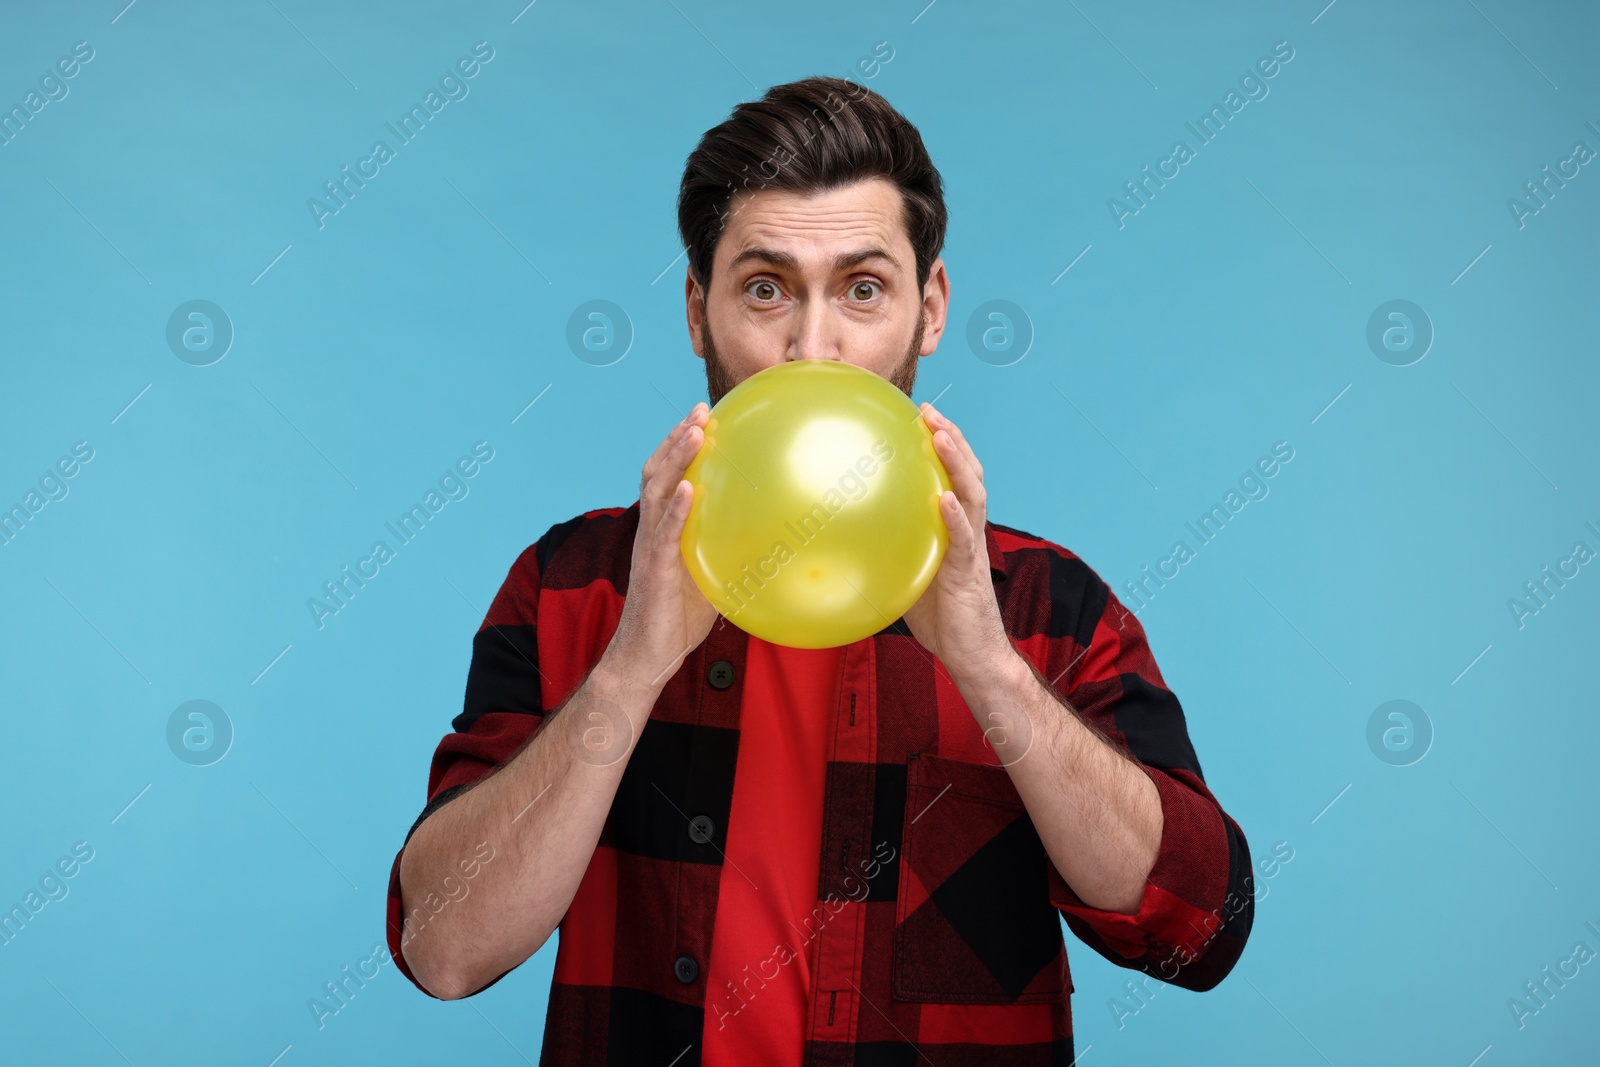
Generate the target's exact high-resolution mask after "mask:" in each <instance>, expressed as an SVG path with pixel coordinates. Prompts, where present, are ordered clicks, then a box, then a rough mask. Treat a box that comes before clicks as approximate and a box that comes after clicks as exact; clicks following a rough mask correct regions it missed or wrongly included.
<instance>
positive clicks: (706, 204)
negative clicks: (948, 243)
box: [678, 78, 948, 288]
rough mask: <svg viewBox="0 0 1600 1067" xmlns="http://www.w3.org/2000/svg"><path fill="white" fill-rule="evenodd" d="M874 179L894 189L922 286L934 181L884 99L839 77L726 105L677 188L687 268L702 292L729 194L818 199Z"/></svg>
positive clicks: (933, 236) (936, 238)
mask: <svg viewBox="0 0 1600 1067" xmlns="http://www.w3.org/2000/svg"><path fill="white" fill-rule="evenodd" d="M876 177H881V178H887V179H888V180H889V181H891V182H893V183H894V185H895V186H896V187H897V188H898V189H899V190H900V197H901V201H902V203H903V204H904V220H905V226H906V235H907V236H908V237H910V239H911V247H912V248H913V249H914V250H915V252H916V256H917V285H918V286H922V285H924V284H926V283H927V280H928V272H929V270H930V268H931V267H932V265H933V261H934V259H935V258H937V257H938V255H939V250H940V249H941V248H943V247H944V231H945V224H946V221H947V218H948V216H947V214H946V212H945V206H944V183H943V181H942V179H941V178H940V177H939V172H938V170H936V169H935V168H934V165H933V160H932V159H930V158H929V157H928V150H927V149H926V148H924V147H923V145H922V135H921V134H919V133H918V132H917V128H916V127H915V126H913V125H911V123H910V122H908V121H907V120H906V117H905V116H904V115H902V114H900V112H898V111H896V110H895V109H894V107H893V106H892V105H891V104H890V103H889V101H887V100H885V99H884V98H883V97H881V96H879V95H878V94H877V93H875V92H873V91H872V90H871V89H868V88H867V87H866V86H863V85H858V84H856V83H855V82H852V81H847V80H846V79H844V78H803V79H801V80H800V81H793V82H789V83H787V84H785V85H774V86H773V87H772V88H770V89H768V90H767V92H766V95H765V96H763V97H762V98H761V99H760V100H755V101H750V102H747V103H743V104H739V105H738V106H737V107H735V108H734V109H733V112H732V113H731V114H730V115H729V116H728V117H727V118H726V119H724V120H723V121H722V122H721V123H719V124H718V125H716V126H713V127H712V128H711V129H709V130H707V131H706V132H705V134H704V136H702V137H701V138H700V143H699V144H698V145H696V146H695V150H694V151H693V152H691V153H689V158H688V161H687V162H686V163H685V164H684V168H683V183H682V184H681V185H680V186H679V188H678V234H679V236H680V237H682V239H683V245H684V248H685V249H687V250H688V253H689V269H690V270H692V271H693V272H694V276H695V278H696V279H697V280H698V281H699V282H700V284H701V285H702V287H705V288H709V284H708V283H709V281H710V278H711V262H712V260H713V259H714V258H715V257H716V252H717V242H718V241H719V240H720V239H721V237H722V231H723V227H724V226H725V224H726V222H727V218H728V206H729V204H730V203H731V202H732V200H733V198H734V196H735V195H736V194H737V193H740V192H744V191H745V190H750V191H755V190H758V189H784V190H788V191H792V192H800V193H816V192H825V191H827V190H829V189H834V188H837V187H839V186H841V185H848V184H850V183H852V182H856V181H860V180H862V179H865V178H876Z"/></svg>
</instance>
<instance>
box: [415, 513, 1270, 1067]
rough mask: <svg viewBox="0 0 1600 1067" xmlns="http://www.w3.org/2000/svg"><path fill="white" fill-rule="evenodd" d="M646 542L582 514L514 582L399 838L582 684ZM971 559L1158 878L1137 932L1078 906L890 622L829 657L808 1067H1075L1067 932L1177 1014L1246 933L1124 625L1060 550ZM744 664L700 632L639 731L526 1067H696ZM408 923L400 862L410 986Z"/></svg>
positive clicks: (1237, 890)
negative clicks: (1118, 755) (1148, 806)
mask: <svg viewBox="0 0 1600 1067" xmlns="http://www.w3.org/2000/svg"><path fill="white" fill-rule="evenodd" d="M638 523H639V504H638V501H635V502H634V503H633V504H632V505H630V506H628V507H627V508H604V509H597V510H594V511H589V512H585V513H584V514H582V515H579V516H578V517H576V518H574V519H571V520H569V521H567V522H564V523H561V524H558V525H556V526H553V527H551V528H550V529H549V530H548V531H547V532H546V533H545V534H544V536H542V537H540V538H539V540H538V541H537V542H536V543H535V544H533V545H532V546H531V547H529V548H528V549H527V550H526V551H524V552H523V553H522V555H521V556H520V557H519V558H518V559H517V561H516V563H515V564H513V565H512V567H511V571H510V574H509V575H508V576H507V578H506V580H505V583H504V584H503V585H502V586H501V588H500V591H499V593H498V594H497V595H496V597H495V599H494V602H493V604H492V605H491V606H490V608H489V611H488V615H487V617H486V618H485V619H484V621H483V624H482V626H481V627H480V628H479V630H478V632H477V635H476V636H475V637H474V639H473V648H472V663H471V667H470V669H469V671H468V675H467V686H466V701H465V708H464V709H463V711H462V713H461V714H460V715H459V716H457V717H456V718H455V719H454V721H453V722H452V724H451V725H452V732H451V733H449V734H447V735H445V737H444V739H443V740H442V741H441V742H440V743H439V746H438V748H437V750H436V751H435V752H434V755H433V762H432V766H431V768H430V771H429V775H428V801H427V804H426V806H425V807H424V808H423V809H422V812H421V814H420V815H419V816H418V817H417V820H416V822H415V823H414V824H413V825H412V827H411V832H412V833H414V832H415V831H416V828H417V826H418V825H420V824H421V823H422V820H423V819H425V818H427V817H428V816H429V815H430V814H431V813H432V812H434V811H435V810H437V809H438V808H439V806H440V805H442V804H444V803H446V802H448V801H449V800H450V799H451V798H452V797H454V796H456V795H458V794H459V793H460V792H461V791H462V790H463V789H465V788H467V787H468V786H469V785H471V784H472V783H474V782H476V781H478V780H479V779H481V778H483V777H484V776H486V775H488V774H490V773H492V772H493V771H495V770H496V769H497V768H498V767H500V766H501V765H503V764H504V763H505V762H506V761H508V760H509V759H510V758H511V757H512V756H513V755H514V754H515V753H516V751H517V750H518V748H519V747H520V746H521V745H522V743H523V742H524V741H525V740H526V739H527V738H528V737H529V736H530V734H532V733H533V732H534V731H536V730H538V729H539V727H540V726H541V725H542V724H543V723H544V722H545V721H546V716H547V714H548V712H549V711H550V709H553V708H558V707H560V705H561V704H562V702H563V701H565V700H566V699H567V698H568V697H569V696H570V695H571V693H572V692H573V691H574V690H575V689H576V688H577V686H578V685H579V684H580V683H581V682H582V681H583V679H584V676H585V674H586V673H587V672H588V671H589V669H590V668H591V667H592V666H593V665H594V664H595V662H596V661H597V660H598V659H599V657H600V655H601V653H602V652H603V651H604V650H605V647H606V644H607V642H608V641H609V640H610V637H611V635H612V633H613V632H614V631H615V629H616V625H617V622H618V619H619V617H620V615H621V612H622V606H623V599H624V597H625V596H626V594H627V588H628V577H629V572H630V563H631V556H632V545H633V537H634V531H635V530H636V529H637V528H638ZM984 537H985V540H986V542H987V544H988V549H989V561H990V566H991V577H992V579H993V581H994V588H995V594H996V596H997V598H998V600H999V604H1000V607H1001V614H1002V617H1003V619H1004V622H1005V627H1006V631H1007V633H1008V634H1009V635H1010V636H1011V639H1012V643H1013V645H1014V646H1015V647H1016V648H1017V650H1018V651H1019V652H1020V653H1021V654H1022V655H1023V656H1025V657H1026V658H1027V659H1028V660H1029V661H1030V662H1031V663H1032V664H1033V666H1034V667H1035V668H1036V669H1037V670H1038V671H1039V672H1040V673H1041V674H1042V675H1043V676H1044V677H1045V678H1046V679H1051V680H1052V681H1051V685H1052V687H1053V690H1054V692H1055V693H1056V694H1057V695H1058V697H1060V698H1061V699H1063V700H1065V701H1067V702H1069V703H1070V704H1071V706H1072V707H1074V708H1076V709H1077V711H1078V713H1079V715H1080V716H1082V717H1083V718H1084V719H1085V720H1086V721H1087V722H1089V723H1090V724H1092V725H1093V726H1094V727H1095V728H1096V729H1098V730H1099V731H1100V732H1101V733H1102V734H1103V735H1104V736H1106V737H1107V738H1109V739H1110V740H1111V741H1112V742H1113V743H1114V744H1117V745H1119V746H1122V747H1125V749H1126V751H1127V752H1128V753H1129V754H1130V755H1132V756H1133V757H1134V758H1135V759H1136V760H1137V761H1138V765H1139V766H1140V768H1141V769H1142V770H1143V771H1144V773H1145V774H1147V775H1148V776H1149V778H1150V780H1151V781H1152V782H1153V783H1154V784H1155V786H1156V790H1157V792H1158V793H1159V795H1160V799H1161V809H1162V814H1163V816H1164V818H1165V823H1164V828H1163V830H1162V834H1161V844H1160V851H1159V852H1158V854H1157V856H1156V861H1155V866H1154V867H1153V869H1152V870H1151V871H1150V875H1149V878H1148V880H1147V881H1146V884H1145V887H1144V896H1143V900H1142V903H1141V905H1140V907H1139V910H1138V912H1137V913H1135V914H1132V915H1128V914H1122V913H1117V912H1110V911H1102V910H1100V909H1097V908H1092V907H1090V906H1088V905H1086V904H1085V903H1084V902H1083V901H1082V900H1080V899H1079V898H1078V896H1077V894H1075V893H1074V892H1073V891H1072V889H1071V887H1070V886H1068V885H1067V883H1066V881H1065V880H1064V879H1063V878H1062V877H1061V875H1060V874H1059V873H1058V872H1057V871H1056V869H1055V866H1054V864H1053V863H1052V862H1051V861H1050V859H1049V857H1048V855H1047V854H1046V852H1045V850H1044V846H1043V843H1042V842H1041V841H1040V839H1039V836H1038V833H1037V832H1036V831H1035V829H1034V827H1033V823H1032V820H1031V819H1030V818H1029V816H1028V811H1027V809H1026V807H1025V806H1024V805H1023V803H1022V801H1021V799H1020V797H1019V796H1018V794H1017V791H1016V789H1015V788H1014V787H1013V786H1012V783H1011V779H1010V772H1009V771H1007V770H1006V769H1005V768H1004V767H1003V766H1001V765H1000V764H999V762H998V760H997V759H996V757H995V753H994V750H993V748H991V747H990V746H989V744H988V743H987V742H986V741H985V739H984V736H983V730H982V728H981V727H980V725H979V723H978V721H977V719H976V717H975V716H974V715H973V713H972V712H971V711H970V710H969V709H968V706H967V704H966V703H965V701H964V700H963V699H962V697H961V694H960V692H959V691H958V690H957V688H956V686H955V684H954V683H953V682H952V681H951V679H950V676H949V674H948V673H947V672H945V671H944V670H942V669H941V668H938V667H936V665H935V662H936V661H935V660H934V657H933V656H932V655H931V654H930V653H928V651H927V650H926V649H924V648H923V647H922V646H921V644H919V643H918V642H917V640H916V639H915V638H914V637H912V636H911V633H910V631H909V630H908V629H907V628H906V626H905V622H904V620H903V619H900V620H896V621H895V622H894V623H893V624H892V625H890V626H888V627H886V628H885V629H883V630H882V631H880V632H878V633H876V634H873V635H872V636H871V637H867V638H863V639H861V640H859V641H856V642H855V643H853V644H851V645H849V646H847V648H846V651H845V657H844V676H843V684H842V685H841V687H840V693H839V703H838V706H837V708H835V709H834V711H833V714H832V717H831V722H830V724H829V726H828V747H827V750H828V752H829V753H830V755H829V758H828V764H827V771H826V785H825V792H824V807H823V816H822V827H823V828H822V839H821V841H820V842H819V848H820V856H821V869H820V874H819V876H818V880H817V894H816V895H817V908H816V911H815V912H814V913H813V915H812V916H810V917H807V918H806V920H805V926H806V929H807V932H808V934H809V935H810V939H809V940H808V941H807V942H806V946H805V948H804V949H803V951H806V952H807V953H808V954H809V960H810V963H811V975H812V986H811V994H810V1006H809V1009H808V1018H807V1021H806V1027H805V1034H806V1039H805V1047H804V1050H803V1059H804V1063H805V1064H807V1065H816V1067H822V1065H846V1064H854V1063H865V1062H874V1063H876V1062H884V1063H888V1062H890V1061H891V1060H892V1061H893V1062H897V1063H898V1062H906V1063H911V1062H913V1060H914V1059H916V1058H918V1057H917V1056H916V1053H918V1052H920V1053H921V1054H922V1055H923V1056H925V1057H926V1058H927V1059H928V1060H930V1061H932V1062H934V1063H940V1064H958V1063H977V1062H980V1061H981V1062H982V1063H984V1064H990V1065H1000V1067H1004V1065H1008V1064H1018V1065H1020V1064H1039V1065H1045V1064H1050V1065H1060V1067H1066V1065H1068V1064H1070V1063H1071V1062H1072V1060H1073V1058H1074V1052H1073V1044H1072V1013H1071V1001H1070V996H1071V993H1072V980H1071V975H1070V972H1069V970H1068V967H1067V952H1066V944H1065V939H1064V938H1063V937H1062V932H1061V921H1060V920H1061V919H1062V918H1065V920H1066V924H1067V926H1068V927H1069V928H1070V929H1071V930H1072V932H1073V933H1074V934H1075V935H1076V936H1077V937H1078V938H1079V939H1081V940H1082V941H1083V942H1084V943H1085V944H1087V945H1088V946H1089V947H1090V948H1092V949H1094V950H1095V951H1096V952H1098V953H1099V954H1100V955H1102V956H1104V957H1105V958H1106V959H1108V960H1110V961H1111V962H1112V963H1115V964H1117V965H1118V966H1121V967H1127V968H1131V969H1137V970H1141V971H1143V972H1145V973H1146V974H1150V975H1152V976H1154V977H1156V978H1158V979H1160V980H1162V981H1165V982H1170V983H1172V984H1175V985H1179V986H1182V987H1184V988H1187V989H1192V990H1205V989H1210V988H1211V987H1212V986H1214V985H1216V984H1217V983H1218V982H1219V981H1221V980H1222V978H1223V977H1224V976H1225V975H1226V974H1227V973H1228V971H1229V970H1230V969H1232V967H1233V964H1234V962H1235V961H1236V960H1237V959H1238V958H1239V954H1240V952H1241V951H1243V949H1244V943H1245V939H1246V938H1247V937H1248V936H1249V932H1250V926H1251V921H1252V919H1253V916H1254V898H1253V894H1252V889H1251V880H1250V877H1249V876H1250V869H1251V861H1250V853H1249V847H1248V845H1247V843H1246V841H1245V837H1244V834H1243V832H1242V831H1241V830H1240V828H1239V826H1238V824H1237V823H1235V822H1234V821H1233V819H1232V818H1230V817H1229V816H1228V815H1227V813H1226V812H1224V811H1223V810H1222V808H1221V806H1220V805H1219V804H1218V803H1217V800H1216V799H1215V798H1214V797H1213V796H1212V794H1211V792H1210V790H1209V789H1207V787H1206V785H1205V782H1204V779H1203V777H1202V775H1201V771H1200V764H1199V762H1198V760H1197V759H1196V758H1195V753H1194V749H1193V747H1192V746H1191V744H1190V741H1189V735H1188V731H1187V729H1186V727H1185V724H1184V715H1183V710H1182V708H1181V707H1180V706H1179V703H1178V699H1177V698H1176V697H1175V696H1174V695H1173V694H1172V693H1171V692H1170V691H1169V690H1168V689H1167V687H1166V685H1165V683H1164V682H1163V681H1162V678H1161V674H1160V672H1159V671H1158V670H1157V668H1156V664H1155V660H1154V659H1153V658H1152V657H1151V654H1150V649H1149V647H1148V645H1147V644H1146V642H1145V636H1144V631H1143V629H1142V628H1141V627H1140V625H1139V623H1138V621H1137V620H1136V619H1135V618H1134V616H1133V615H1132V614H1131V613H1130V612H1128V611H1126V610H1125V609H1124V608H1123V607H1122V605H1121V604H1120V603H1119V602H1118V601H1117V599H1116V597H1115V596H1114V595H1113V594H1112V592H1111V590H1110V588H1109V587H1108V586H1107V585H1106V583H1105V582H1103V581H1102V580H1101V579H1100V578H1099V577H1098V576H1097V575H1096V574H1095V573H1094V572H1093V571H1092V570H1090V569H1089V567H1088V566H1087V565H1086V564H1085V563H1084V562H1083V561H1082V560H1080V559H1079V558H1078V557H1077V556H1075V555H1074V554H1073V553H1071V552H1070V551H1068V550H1066V549H1064V548H1062V547H1060V546H1058V545H1056V544H1053V543H1052V542H1050V541H1047V540H1045V539H1043V538H1040V537H1036V536H1034V535H1032V534H1028V533H1024V532H1022V531H1020V530H1016V529H1012V528H1010V527H1007V526H1000V525H997V524H995V523H992V522H990V523H987V524H986V525H985V530H984ZM746 642H747V636H746V635H745V633H744V632H743V631H741V630H739V629H738V628H736V627H735V626H733V625H732V624H731V623H729V622H728V621H727V620H726V619H722V618H719V619H718V620H717V622H716V624H715V625H714V626H713V628H712V630H711V633H710V635H709V636H708V637H707V638H706V640H705V641H704V642H703V643H702V644H701V645H700V646H699V647H698V648H696V649H695V650H694V651H693V652H691V653H690V654H689V655H688V657H687V658H686V659H685V660H684V662H683V664H682V666H681V667H680V668H679V670H678V672H677V673H676V674H674V675H673V676H672V678H671V679H670V680H669V681H668V682H667V683H666V685H665V688H664V689H663V690H662V691H661V694H660V697H659V699H658V700H657V701H656V704H655V707H654V708H653V710H652V711H651V714H650V718H649V720H648V722H647V723H646V725H645V727H644V729H643V730H641V731H640V732H639V736H638V738H637V740H636V741H635V747H634V749H633V751H632V752H631V753H630V755H629V756H628V757H627V759H628V763H627V766H626V768H625V770H624V772H623V776H622V779H621V782H620V784H619V786H618V789H617V793H616V796H615V799H614V801H613V803H612V805H611V810H610V812H609V814H608V815H607V818H606V821H605V825H604V828H603V830H602V832H601V835H600V840H599V844H598V846H597V847H596V849H595V853H594V855H593V857H592V858H591V859H590V862H589V866H588V869H587V872H586V873H585V875H584V878H583V881H582V882H581V884H580V885H579V888H578V891H577V895H576V896H575V897H574V899H573V901H572V904H571V906H570V907H569V909H568V910H567V913H566V915H565V916H564V917H563V919H562V921H561V925H560V927H559V938H558V949H557V953H556V960H555V972H554V976H553V980H552V984H551V989H550V1003H549V1009H548V1012H547V1015H546V1017H545V1026H544V1050H543V1054H542V1056H541V1059H540V1063H541V1065H553V1064H562V1065H567V1064H573V1065H577V1064H584V1065H596V1067H598V1065H602V1064H609V1065H614V1067H623V1065H629V1067H631V1065H634V1064H651V1063H653V1064H661V1065H665V1064H668V1063H671V1064H674V1067H689V1065H691V1064H698V1063H699V1062H700V1048H701V1037H702V1032H703V1027H704V1026H705V1024H706V1021H707V1020H708V1019H711V1018H713V1014H714V1012H715V1011H716V1009H715V1007H714V1005H716V1004H721V1003H724V1002H725V1000H726V997H727V994H726V992H725V991H722V990H708V989H707V988H706V986H707V981H706V970H707V966H706V965H707V962H708V960H709V959H710V955H711V939H712V935H713V931H714V929H715V926H716V921H717V895H718V886H719V882H720V878H721V873H722V869H721V864H722V856H723V850H724V847H725V843H726V840H727V838H726V834H727V815H728V811H729V808H730V805H731V802H732V798H733V784H734V768H735V764H736V761H737V759H738V751H739V713H740V701H741V693H742V679H743V675H744V665H745V647H746ZM1063 714H1066V712H1063ZM935 801H937V803H935ZM699 816H708V817H709V818H710V820H711V823H710V826H711V828H712V836H711V837H710V838H709V839H705V840H703V838H704V837H705V833H704V831H705V829H706V823H705V820H704V819H701V818H698V817H699ZM406 840H407V841H409V840H410V833H408V834H407V835H406ZM403 849H404V846H403V845H402V851H403ZM412 904H413V908H414V914H417V915H418V916H419V917H420V918H422V919H424V920H425V919H426V917H427V911H426V908H423V907H422V905H421V904H419V903H418V902H416V901H413V902H412ZM401 923H402V916H401V904H400V856H399V854H397V855H396V856H395V860H394V865H393V867H392V868H391V872H390V877H389V899H388V943H389V949H390V953H391V954H392V956H393V959H394V961H395V962H396V964H397V965H398V966H399V968H400V970H401V971H402V972H403V973H405V975H406V976H407V977H408V978H411V980H412V981H413V983H415V982H416V979H415V977H414V976H413V975H412V973H411V970H410V968H409V967H408V966H407V965H406V962H405V958H404V956H403V955H402V952H401V941H400V936H401ZM501 977H503V975H502V976H501ZM494 981H499V978H496V979H495V980H494ZM493 984H494V982H490V983H489V985H493ZM418 988H419V989H420V988H421V986H420V985H419V986H418ZM484 988H487V986H485V987H484ZM424 992H426V990H424ZM974 1045H976V1046H980V1047H981V1051H975V1050H974V1049H973V1048H972V1047H971V1046H974Z"/></svg>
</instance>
